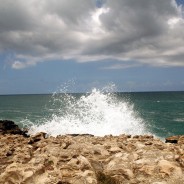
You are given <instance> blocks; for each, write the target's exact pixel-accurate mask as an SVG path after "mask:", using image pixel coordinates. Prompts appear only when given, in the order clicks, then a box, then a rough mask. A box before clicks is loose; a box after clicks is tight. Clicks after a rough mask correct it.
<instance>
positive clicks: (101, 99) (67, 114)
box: [29, 89, 148, 136]
mask: <svg viewBox="0 0 184 184" xmlns="http://www.w3.org/2000/svg"><path fill="white" fill-rule="evenodd" d="M53 101H54V103H57V104H59V107H58V109H57V112H53V115H52V117H50V118H47V119H45V120H44V121H43V120H42V121H43V123H41V124H38V125H32V126H31V128H30V130H29V133H30V134H35V133H37V132H46V133H48V134H49V135H52V136H57V135H64V134H86V133H88V134H93V135H98V136H103V135H109V134H112V135H120V134H124V133H126V134H133V135H135V134H145V133H148V131H146V128H145V125H144V121H143V120H142V119H141V118H140V117H139V116H138V114H137V113H136V112H135V111H134V108H133V105H131V104H130V103H129V102H127V101H123V100H122V99H121V100H120V99H119V98H118V97H117V96H116V95H115V94H114V93H108V92H104V91H100V90H97V89H93V90H92V92H91V93H87V94H85V95H83V96H80V97H76V96H74V95H70V94H64V95H53Z"/></svg>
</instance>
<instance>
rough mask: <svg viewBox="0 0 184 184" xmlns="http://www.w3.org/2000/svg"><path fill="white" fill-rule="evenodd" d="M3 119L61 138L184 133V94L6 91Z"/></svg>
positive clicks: (0, 100) (1, 99)
mask: <svg viewBox="0 0 184 184" xmlns="http://www.w3.org/2000/svg"><path fill="white" fill-rule="evenodd" d="M0 119H1V120H5V119H8V120H13V121H14V122H15V123H16V124H18V125H19V126H20V127H22V128H28V129H29V133H30V134H35V133H37V132H40V131H44V132H47V133H48V134H49V135H52V136H57V135H64V134H70V133H77V134H78V133H79V134H80V133H88V134H93V135H97V136H104V135H109V134H112V135H120V134H132V135H137V134H153V135H154V136H156V137H159V138H165V137H168V136H172V135H184V92H131V93H119V92H118V93H114V92H104V91H100V90H97V89H93V90H92V91H91V92H90V93H54V94H47V95H46V94H45V95H41V94H39V95H1V96H0Z"/></svg>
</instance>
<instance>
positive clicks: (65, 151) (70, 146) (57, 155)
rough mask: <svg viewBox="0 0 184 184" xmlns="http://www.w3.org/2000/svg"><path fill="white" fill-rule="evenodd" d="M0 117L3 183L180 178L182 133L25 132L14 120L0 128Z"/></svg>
mask: <svg viewBox="0 0 184 184" xmlns="http://www.w3.org/2000/svg"><path fill="white" fill-rule="evenodd" d="M1 122H2V121H0V130H1V131H0V147H1V151H0V181H1V182H2V183H7V184H10V183H20V184H21V183H22V184H40V183H42V184H50V183H53V184H55V183H56V184H119V183H132V184H133V183H135V184H136V183H149V184H150V183H151V184H174V183H177V184H182V183H184V177H183V176H184V136H175V137H174V136H173V137H170V138H167V139H166V140H167V141H168V142H167V143H164V142H162V141H161V140H160V139H157V138H154V137H153V136H150V135H137V136H131V135H124V134H123V135H119V136H112V135H107V136H104V137H97V136H93V135H89V134H83V135H80V134H72V135H62V136H57V137H52V136H49V137H47V135H46V133H43V132H42V133H38V134H36V135H34V136H26V134H25V132H23V131H22V132H20V131H19V130H18V126H16V125H13V124H12V126H13V127H14V129H12V130H10V129H9V130H8V131H7V132H4V134H2V124H1ZM10 124H11V123H10ZM8 127H9V128H10V126H8ZM11 131H12V132H11Z"/></svg>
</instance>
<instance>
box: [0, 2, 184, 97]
mask: <svg viewBox="0 0 184 184" xmlns="http://www.w3.org/2000/svg"><path fill="white" fill-rule="evenodd" d="M110 84H114V85H115V86H116V90H117V91H122V92H130V91H184V0H77V1H76V0H52V1H50V0H27V1H25V0H0V94H32V93H34V94H35V93H36V94H37V93H52V92H55V91H57V90H60V91H62V89H64V88H66V86H67V88H68V91H69V92H89V91H90V90H91V89H92V88H95V87H96V88H98V89H101V88H103V87H104V86H108V85H110Z"/></svg>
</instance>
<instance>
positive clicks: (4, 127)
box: [0, 120, 28, 137]
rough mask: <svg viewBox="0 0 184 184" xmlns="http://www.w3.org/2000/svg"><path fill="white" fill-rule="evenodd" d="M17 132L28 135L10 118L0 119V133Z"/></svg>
mask: <svg viewBox="0 0 184 184" xmlns="http://www.w3.org/2000/svg"><path fill="white" fill-rule="evenodd" d="M4 134H19V135H23V136H25V137H28V135H27V131H26V130H21V129H20V128H19V127H18V125H16V124H15V123H14V122H13V121H10V120H0V135H4Z"/></svg>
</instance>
